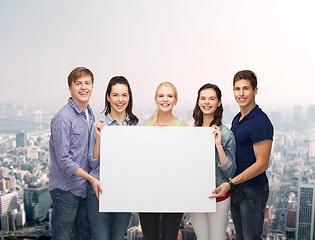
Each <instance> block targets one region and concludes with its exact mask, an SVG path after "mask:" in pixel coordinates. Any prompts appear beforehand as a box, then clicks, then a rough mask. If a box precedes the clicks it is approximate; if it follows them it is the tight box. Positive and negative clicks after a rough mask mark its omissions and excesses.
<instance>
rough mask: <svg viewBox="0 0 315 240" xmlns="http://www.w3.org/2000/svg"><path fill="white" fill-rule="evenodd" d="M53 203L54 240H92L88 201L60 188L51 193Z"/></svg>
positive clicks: (52, 237) (52, 223) (52, 225)
mask: <svg viewBox="0 0 315 240" xmlns="http://www.w3.org/2000/svg"><path fill="white" fill-rule="evenodd" d="M50 195H51V200H52V203H53V210H52V217H51V227H52V236H51V239H52V240H69V239H71V236H72V235H73V233H72V231H73V228H74V238H75V239H76V240H87V239H91V234H90V225H89V221H88V219H87V212H86V200H85V199H84V198H81V197H78V196H75V195H73V194H72V193H71V192H70V191H68V192H66V191H63V190H60V189H58V188H56V189H54V190H52V191H50Z"/></svg>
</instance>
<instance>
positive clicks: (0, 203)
mask: <svg viewBox="0 0 315 240" xmlns="http://www.w3.org/2000/svg"><path fill="white" fill-rule="evenodd" d="M18 207H19V206H18V195H17V192H16V191H12V192H9V193H4V194H2V195H0V215H6V214H8V213H9V212H10V211H11V210H13V209H18Z"/></svg>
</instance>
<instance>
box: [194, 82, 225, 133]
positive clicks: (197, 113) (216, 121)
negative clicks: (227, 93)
mask: <svg viewBox="0 0 315 240" xmlns="http://www.w3.org/2000/svg"><path fill="white" fill-rule="evenodd" d="M209 88H211V89H213V90H214V91H215V92H216V94H217V98H218V100H219V101H220V102H221V98H222V93H221V90H220V88H219V87H218V86H217V85H215V84H211V83H207V84H205V85H203V86H202V87H201V88H200V89H199V90H198V97H197V101H196V106H195V109H194V112H193V118H194V120H195V126H202V124H203V113H202V111H201V109H200V107H199V105H198V101H199V98H200V93H201V91H202V90H205V89H209ZM222 114H223V106H222V102H221V104H220V106H218V108H217V110H216V111H215V112H214V118H213V120H212V122H211V123H210V126H212V125H216V126H219V125H221V124H222ZM210 126H209V127H210Z"/></svg>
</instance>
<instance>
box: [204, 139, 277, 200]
mask: <svg viewBox="0 0 315 240" xmlns="http://www.w3.org/2000/svg"><path fill="white" fill-rule="evenodd" d="M271 147H272V141H271V140H263V141H260V142H257V143H254V145H253V149H254V154H255V157H256V162H255V163H254V164H252V165H251V166H250V167H248V168H247V169H246V170H245V171H243V172H242V173H240V174H238V175H237V176H235V177H234V178H233V179H231V182H232V183H233V184H234V185H237V184H240V183H242V182H246V181H248V180H250V179H252V178H254V177H256V176H258V175H259V174H261V173H263V172H264V171H266V170H267V169H268V164H269V158H270V153H271ZM230 188H231V186H230V184H229V183H228V182H225V183H222V184H221V185H220V186H219V187H217V188H216V189H214V190H213V192H212V193H213V194H214V195H213V196H210V198H216V197H222V196H224V195H225V194H226V193H227V192H228V191H229V190H230Z"/></svg>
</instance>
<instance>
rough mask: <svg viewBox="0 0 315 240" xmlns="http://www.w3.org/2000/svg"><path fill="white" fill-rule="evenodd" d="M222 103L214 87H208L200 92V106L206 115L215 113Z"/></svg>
mask: <svg viewBox="0 0 315 240" xmlns="http://www.w3.org/2000/svg"><path fill="white" fill-rule="evenodd" d="M220 105H221V101H219V99H218V97H217V94H216V92H215V90H214V89H212V88H207V89H204V90H202V91H201V92H200V96H199V99H198V106H199V108H200V110H201V112H202V113H203V114H204V115H212V116H213V115H214V113H215V111H216V110H217V108H218V107H219V106H220Z"/></svg>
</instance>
